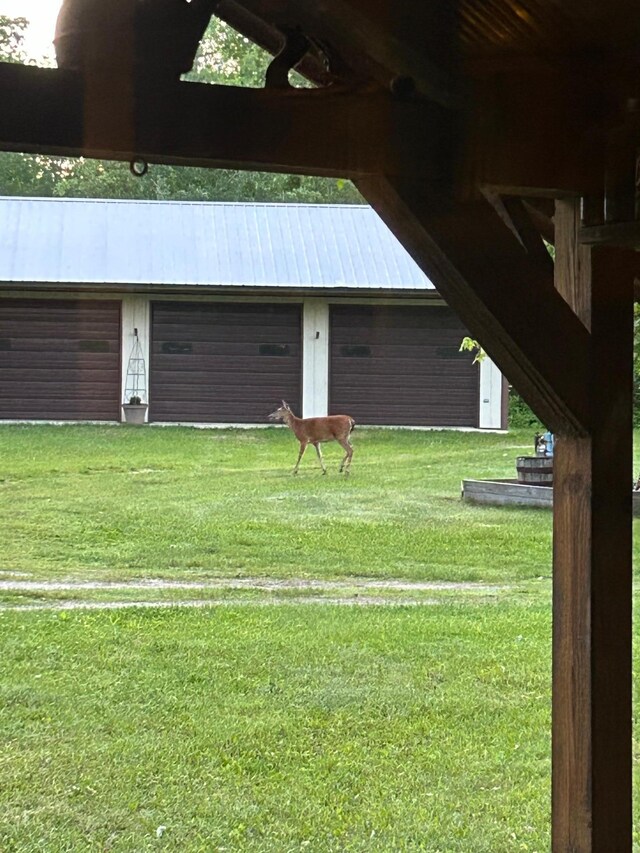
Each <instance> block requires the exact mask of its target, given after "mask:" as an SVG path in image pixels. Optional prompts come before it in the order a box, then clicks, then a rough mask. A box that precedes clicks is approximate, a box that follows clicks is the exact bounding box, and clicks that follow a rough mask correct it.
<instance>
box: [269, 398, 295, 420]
mask: <svg viewBox="0 0 640 853" xmlns="http://www.w3.org/2000/svg"><path fill="white" fill-rule="evenodd" d="M292 414H293V412H292V411H291V409H290V408H289V404H288V403H287V402H285V401H284V400H283V401H282V405H281V406H279V407H278V408H277V409H276V410H275V412H271V414H270V415H269V420H270V421H286V420H287V418H288V417H289V416H290V415H292Z"/></svg>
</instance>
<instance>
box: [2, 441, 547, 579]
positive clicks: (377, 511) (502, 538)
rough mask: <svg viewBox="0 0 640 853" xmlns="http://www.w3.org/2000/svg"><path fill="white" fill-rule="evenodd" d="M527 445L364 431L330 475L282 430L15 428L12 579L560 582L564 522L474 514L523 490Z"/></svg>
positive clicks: (6, 524)
mask: <svg viewBox="0 0 640 853" xmlns="http://www.w3.org/2000/svg"><path fill="white" fill-rule="evenodd" d="M531 439H532V436H530V435H528V434H510V435H489V434H486V435H478V434H469V433H453V432H441V431H440V432H415V431H414V432H411V431H396V430H394V431H384V430H364V429H361V430H356V432H355V433H354V438H353V442H354V446H355V455H354V462H353V467H352V474H351V476H350V477H348V478H345V477H343V476H340V475H338V473H337V468H338V464H339V461H340V459H341V457H342V450H341V448H340V447H339V446H338V445H337V444H332V445H327V446H326V450H325V456H326V457H327V463H328V466H329V474H328V475H327V476H326V477H322V476H321V473H320V470H319V468H318V467H317V463H316V460H315V456H314V454H312V453H309V454H308V455H307V457H305V459H304V461H303V467H302V468H301V471H300V473H299V474H298V476H297V477H293V476H292V475H291V469H292V468H293V464H294V462H295V458H296V454H297V442H296V441H295V439H294V437H293V436H292V435H291V433H290V432H288V431H286V430H283V429H266V430H224V431H218V430H207V431H204V430H198V429H181V428H175V429H173V428H172V429H163V428H144V429H140V428H135V427H129V428H127V427H95V426H65V427H47V426H37V427H32V426H24V427H17V426H0V460H1V464H0V528H1V529H2V531H3V544H2V565H0V569H4V570H11V571H16V572H24V573H27V574H28V576H30V577H32V578H62V577H65V578H68V577H82V578H93V579H100V578H101V579H111V580H123V579H126V578H140V577H148V576H150V575H152V576H154V577H158V578H174V579H203V578H207V577H225V576H226V577H242V576H271V577H273V576H275V577H282V578H287V577H300V578H305V577H307V578H316V577H323V578H338V577H344V576H348V577H353V576H355V577H357V576H361V577H362V576H364V577H377V578H383V577H391V578H407V579H416V580H417V579H425V578H428V579H431V580H454V581H479V580H482V581H501V580H504V579H505V578H508V579H510V580H525V579H529V578H535V577H538V576H540V575H548V574H549V565H550V553H551V517H550V513H549V512H546V511H544V510H542V511H540V510H530V511H528V510H522V509H512V510H504V509H502V510H494V509H490V508H476V507H471V506H468V505H466V504H463V503H462V502H461V501H460V481H461V479H462V478H463V477H485V476H502V477H508V476H514V474H515V459H516V456H517V455H521V454H522V453H528V452H530V448H531V443H532V441H531Z"/></svg>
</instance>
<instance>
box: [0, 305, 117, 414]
mask: <svg viewBox="0 0 640 853" xmlns="http://www.w3.org/2000/svg"><path fill="white" fill-rule="evenodd" d="M119 417H120V302H118V301H115V300H114V301H104V302H102V301H94V300H88V299H87V300H67V299H55V300H54V299H0V418H20V419H34V420H119Z"/></svg>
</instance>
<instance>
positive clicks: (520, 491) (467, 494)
mask: <svg viewBox="0 0 640 853" xmlns="http://www.w3.org/2000/svg"><path fill="white" fill-rule="evenodd" d="M631 494H632V500H633V514H634V515H635V516H640V491H632V492H631ZM461 498H462V500H463V501H467V502H468V503H474V504H487V505H489V506H530V507H543V508H547V509H551V507H552V506H553V486H534V485H531V484H530V483H519V482H518V481H517V480H500V479H495V480H463V481H462V484H461Z"/></svg>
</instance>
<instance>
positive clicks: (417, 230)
mask: <svg viewBox="0 0 640 853" xmlns="http://www.w3.org/2000/svg"><path fill="white" fill-rule="evenodd" d="M357 185H358V189H359V190H360V192H361V193H362V194H363V195H364V197H365V198H366V199H367V201H369V202H370V203H371V204H372V205H373V207H374V208H375V209H376V210H377V211H378V213H379V214H380V216H381V217H382V218H383V219H384V220H385V222H386V223H387V225H388V226H389V227H390V228H391V230H392V231H393V232H394V233H395V234H396V236H397V237H398V238H399V239H400V240H401V242H402V243H403V244H404V245H405V246H406V248H407V249H408V250H409V252H410V253H411V254H412V255H413V257H414V259H415V260H416V261H417V263H418V264H419V265H420V266H421V268H422V269H423V270H424V271H425V272H426V273H427V275H428V276H429V277H430V278H431V280H432V281H433V282H434V284H435V285H436V287H437V288H438V290H439V291H440V293H442V295H443V296H444V298H445V299H446V300H447V302H448V304H449V305H451V307H452V308H453V309H454V310H455V311H456V312H457V313H458V314H459V316H460V318H461V319H462V321H463V322H464V324H465V326H466V327H467V328H468V329H469V330H470V332H471V334H472V335H473V336H474V337H476V338H477V339H478V340H479V341H480V343H481V344H482V345H483V346H484V347H485V348H487V350H488V352H489V355H490V356H491V358H492V359H493V360H494V361H495V362H496V364H497V365H498V366H499V367H500V369H501V370H502V372H503V373H505V374H506V375H507V376H508V377H509V380H510V381H511V382H513V384H514V385H515V386H516V387H517V388H518V390H519V391H520V393H521V394H522V395H523V396H524V397H525V399H526V400H527V402H529V404H530V405H531V406H532V407H533V408H534V409H535V411H536V412H537V413H538V415H539V416H540V417H541V418H542V419H543V420H544V422H545V423H546V424H547V426H549V427H550V428H551V429H553V430H555V431H558V430H561V431H564V432H570V433H572V434H577V435H587V434H589V430H590V419H591V411H590V398H589V393H588V382H589V371H590V360H589V353H590V348H589V334H588V332H587V330H586V328H585V326H584V325H583V324H582V323H581V321H580V320H579V319H578V318H577V317H576V316H575V314H574V313H573V311H572V310H571V308H570V307H569V305H568V304H567V303H566V302H565V300H564V299H563V298H562V297H561V296H560V295H559V294H558V292H557V291H556V290H555V289H554V286H553V274H552V272H551V271H550V269H549V265H548V263H547V262H546V260H545V261H541V258H540V257H539V256H538V255H536V256H533V257H532V256H531V255H530V254H529V253H528V252H527V251H526V249H525V248H524V246H523V245H522V244H521V243H520V242H519V240H518V239H517V238H516V237H515V236H514V235H513V234H512V233H511V231H510V230H509V229H508V228H507V226H506V225H505V224H504V223H503V222H502V221H501V220H500V218H499V217H498V216H497V214H496V213H495V211H494V210H493V208H492V207H491V206H490V204H489V203H488V202H487V201H485V200H484V199H482V200H479V201H475V202H469V203H466V204H463V203H459V202H458V203H453V202H449V203H447V202H443V201H442V199H440V200H436V199H435V198H434V196H433V195H431V194H426V195H425V194H424V193H422V192H421V191H420V189H419V182H418V181H413V182H411V181H400V180H396V179H391V178H383V179H378V180H369V179H368V180H364V179H363V180H361V181H359V182H358V184H357Z"/></svg>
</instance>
